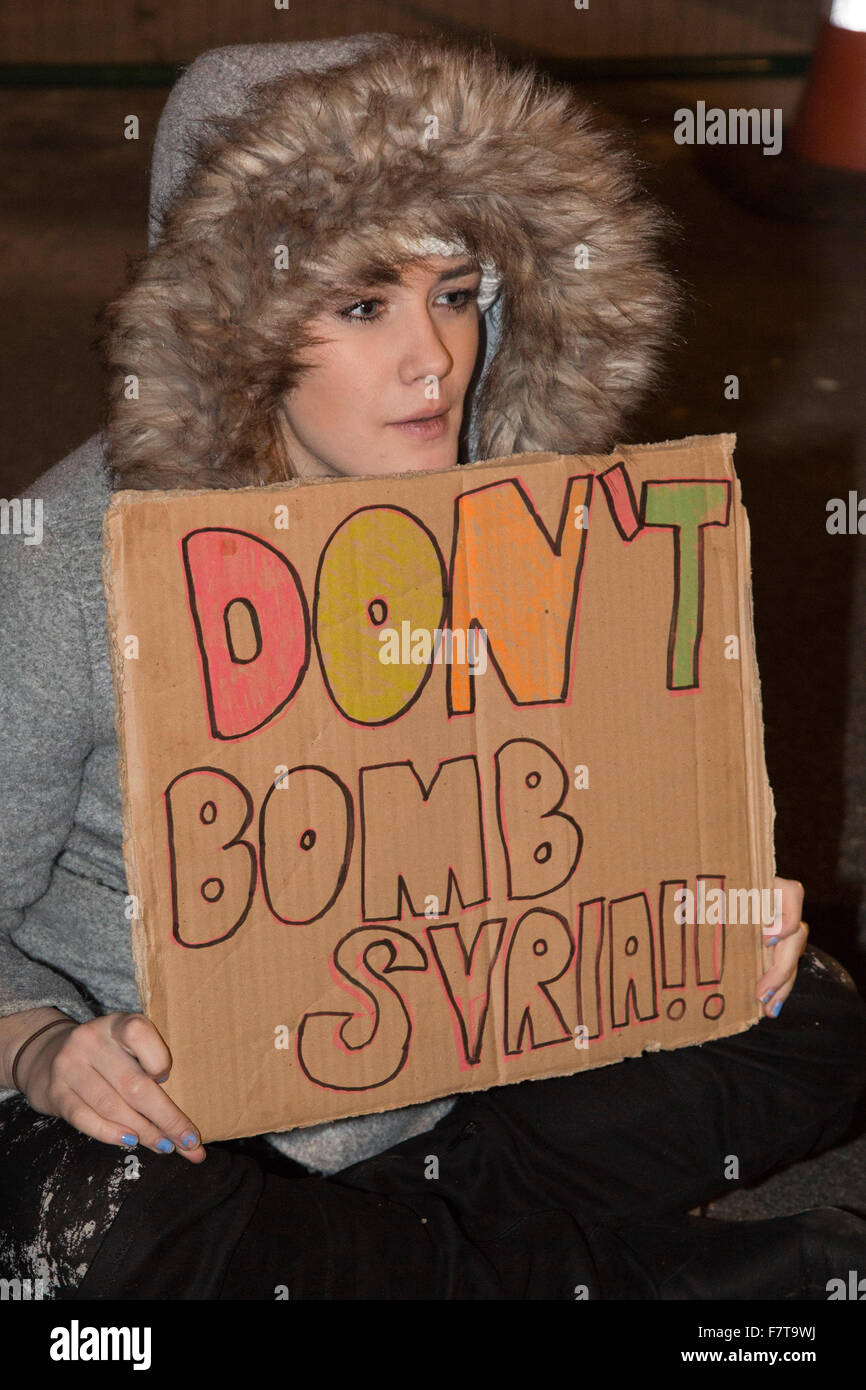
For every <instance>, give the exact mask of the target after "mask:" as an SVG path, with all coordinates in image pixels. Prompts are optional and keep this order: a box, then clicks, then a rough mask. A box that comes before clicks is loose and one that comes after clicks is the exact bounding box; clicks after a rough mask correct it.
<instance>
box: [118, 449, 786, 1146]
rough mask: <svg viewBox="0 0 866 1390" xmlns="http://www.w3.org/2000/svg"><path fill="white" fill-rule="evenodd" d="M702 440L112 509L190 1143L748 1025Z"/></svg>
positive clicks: (757, 834)
mask: <svg viewBox="0 0 866 1390" xmlns="http://www.w3.org/2000/svg"><path fill="white" fill-rule="evenodd" d="M733 445H734V437H733V436H732V435H718V436H710V437H705V438H702V437H695V438H691V439H686V440H682V441H679V442H669V443H664V444H655V445H645V446H637V447H627V448H621V449H618V450H616V451H615V452H614V453H612V454H611V455H609V456H598V455H596V456H585V457H577V456H576V457H562V456H558V455H556V454H526V455H520V456H517V457H516V458H510V459H498V460H493V461H489V462H484V463H478V464H473V465H470V466H468V467H461V468H453V469H450V470H448V471H447V472H445V473H427V474H420V475H418V474H414V475H412V474H408V475H407V474H404V475H400V476H398V477H388V478H371V477H364V478H357V479H349V478H340V479H315V480H314V479H308V480H304V481H297V482H293V483H289V484H279V485H275V486H270V487H252V488H243V489H238V490H233V491H216V490H215V491H185V492H183V491H171V492H120V493H116V494H115V495H114V497H113V498H112V502H111V505H110V508H109V511H108V513H107V516H106V523H105V542H106V544H105V556H104V566H105V582H106V591H107V595H108V599H109V637H110V647H111V653H112V662H113V668H114V678H115V687H116V693H117V707H118V726H119V737H120V742H121V780H122V786H123V796H124V817H125V846H124V849H125V857H126V865H127V872H128V878H129V886H130V892H131V894H132V895H133V904H134V914H135V915H134V916H133V921H132V933H133V949H134V955H135V961H136V971H137V979H138V985H139V992H140V994H141V999H142V1008H143V1010H144V1012H146V1013H147V1014H148V1015H149V1017H150V1018H152V1019H153V1021H154V1023H155V1024H156V1026H157V1027H158V1028H159V1030H160V1032H161V1033H162V1034H163V1036H164V1037H165V1039H166V1041H167V1042H168V1044H169V1047H170V1048H171V1052H172V1056H173V1058H174V1065H173V1068H172V1072H171V1079H170V1082H169V1083H168V1085H167V1087H166V1089H167V1091H168V1092H169V1094H170V1095H171V1096H172V1098H173V1099H174V1100H175V1101H176V1102H177V1103H178V1105H180V1106H181V1108H182V1109H183V1110H184V1111H185V1112H186V1113H187V1114H189V1115H190V1116H191V1117H192V1118H193V1120H194V1121H195V1122H196V1123H197V1124H198V1125H199V1126H200V1128H201V1132H202V1137H203V1139H204V1140H205V1141H207V1140H211V1139H221V1138H230V1137H234V1136H240V1135H247V1134H255V1133H262V1132H267V1131H269V1130H273V1129H277V1130H279V1129H289V1128H293V1127H295V1126H299V1125H310V1124H316V1123H320V1122H322V1121H325V1120H329V1119H333V1118H337V1117H339V1116H344V1115H354V1114H361V1113H366V1112H370V1111H377V1110H386V1109H393V1108H396V1107H399V1106H403V1105H407V1104H409V1103H411V1102H415V1101H421V1100H426V1099H429V1098H432V1097H434V1096H442V1095H449V1094H452V1093H454V1092H456V1091H461V1090H480V1089H483V1088H486V1087H489V1086H492V1085H497V1084H503V1083H507V1082H515V1081H522V1080H524V1079H526V1078H530V1077H531V1078H538V1077H543V1076H557V1075H562V1074H565V1073H569V1072H573V1071H576V1070H579V1069H580V1068H583V1067H595V1066H603V1065H606V1064H609V1063H611V1062H616V1061H618V1060H620V1059H621V1058H623V1057H627V1056H632V1055H635V1054H637V1053H639V1052H641V1051H643V1050H644V1049H658V1048H675V1047H682V1046H684V1045H686V1044H691V1043H695V1042H700V1041H703V1040H706V1039H709V1038H714V1037H719V1036H723V1035H727V1034H730V1033H735V1032H739V1031H741V1030H742V1029H744V1028H747V1027H748V1026H750V1025H751V1024H752V1023H753V1022H754V1021H755V1020H756V1019H757V1018H758V1017H759V1005H758V1003H757V1001H756V999H755V984H756V982H757V979H758V976H759V975H760V973H761V968H762V967H761V945H760V939H761V930H760V924H759V923H760V917H758V916H755V917H754V924H753V925H748V924H741V923H740V924H736V925H735V924H733V922H732V921H731V920H730V915H731V913H730V907H731V900H730V898H729V897H726V898H725V904H726V906H727V908H728V914H727V915H728V918H729V920H728V922H727V924H726V925H725V924H724V921H722V922H721V923H719V922H718V918H719V916H721V917H722V918H724V916H725V912H724V911H721V912H720V911H719V908H718V903H719V894H718V893H713V892H712V891H711V890H715V889H719V888H721V889H722V890H723V893H725V894H727V893H728V890H730V889H738V890H750V889H754V890H758V891H759V892H760V891H761V890H763V892H764V894H765V897H764V900H763V905H764V910H765V912H766V910H767V907H768V905H770V904H771V903H772V891H771V890H772V887H773V875H774V872H775V866H774V856H773V843H772V820H773V806H772V797H771V793H770V788H769V784H768V780H767V774H766V768H765V764H764V754H763V741H762V721H761V708H760V689H759V681H758V672H757V666H756V661H755V651H754V635H753V628H752V608H751V589H750V566H749V527H748V521H747V518H746V513H745V510H744V508H743V506H742V502H741V498H740V487H739V482H738V480H737V478H736V475H735V473H734V467H733V459H732V453H733ZM686 504H688V506H686ZM683 507H686V509H685V510H683ZM675 508H679V509H680V510H674V509H675ZM689 508H691V511H689ZM689 516H690V517H691V520H689ZM675 518H679V519H680V520H681V521H682V525H681V527H680V528H679V529H674V528H673V526H672V521H673V520H674V519H675ZM642 519H643V520H644V522H645V524H644V525H641V521H642ZM449 605H450V607H449ZM226 615H227V616H226ZM449 615H450V623H451V626H452V627H453V629H454V631H455V639H454V640H455V649H454V651H453V652H452V657H453V658H454V659H453V660H452V661H451V662H450V663H449V662H448V661H447V660H444V659H442V657H443V656H444V655H446V654H447V653H444V652H443V651H442V649H441V648H440V652H439V658H440V659H439V660H438V661H429V662H428V661H426V660H425V659H424V658H426V656H427V651H426V650H425V638H424V636H423V632H422V630H423V629H426V630H427V631H428V633H429V632H430V631H431V630H435V629H436V628H437V627H439V628H441V627H444V626H445V625H446V619H448V618H449ZM404 623H406V624H408V626H407V627H404V626H403V624H404ZM471 624H475V625H476V626H480V627H482V628H483V629H484V630H485V631H486V633H487V643H486V658H487V667H486V670H485V671H483V673H482V671H481V669H480V668H481V666H482V665H483V662H484V648H483V646H482V641H481V639H480V638H478V639H476V640H477V645H476V648H475V653H474V655H475V660H476V663H477V667H478V669H477V671H476V673H475V674H472V673H470V670H469V668H468V666H467V664H466V661H465V658H464V660H463V661H462V663H461V660H460V658H461V655H462V653H461V650H460V648H459V645H458V641H457V637H456V634H457V632H458V630H463V631H464V632H465V631H466V630H467V629H468V628H469V627H470V625H471ZM389 628H390V629H392V630H393V632H394V633H395V634H397V636H396V637H395V638H393V639H389V643H390V644H391V654H392V655H394V656H396V657H402V658H404V659H403V660H402V662H399V661H395V662H394V663H390V664H386V663H384V662H383V661H382V660H381V659H380V657H379V652H380V651H381V650H382V649H383V645H384V644H383V643H382V642H381V641H380V633H381V632H383V631H384V630H385V629H389ZM419 632H422V635H420V636H419V635H418V634H419ZM413 641H414V643H415V652H416V655H417V656H419V657H420V658H422V659H421V660H418V661H416V662H413V661H412V660H411V659H405V658H411V652H412V646H411V644H412V642H413ZM737 648H738V650H737ZM512 697H513V698H512ZM274 709H276V711H277V712H276V713H271V711H273V710H274ZM401 709H402V711H403V712H402V713H399V711H400V710H401ZM365 721H366V722H365ZM196 769H198V771H195V770H196ZM581 769H584V771H581ZM506 847H507V850H506ZM578 850H579V855H578ZM576 855H578V857H577V858H576V860H575V856H576ZM362 866H363V870H364V871H363V874H362ZM362 880H363V881H362ZM699 880H701V882H702V885H703V892H704V898H703V907H704V912H703V914H702V915H703V916H704V918H705V920H704V921H702V922H697V923H695V924H694V925H691V924H689V923H685V924H683V923H681V922H677V920H676V916H675V914H676V909H677V902H676V900H675V899H674V896H673V895H674V893H675V891H676V890H677V888H678V887H680V886H682V885H686V886H688V887H689V888H690V889H691V890H692V892H693V893H695V894H697V893H698V888H699ZM436 899H438V903H437V901H436ZM744 904H745V900H744V899H743V900H740V915H741V916H742V909H743V906H744ZM437 906H438V912H439V915H438V917H435V916H434V915H432V914H433V913H435V911H436V909H437ZM696 906H697V908H698V911H699V915H700V907H701V901H700V900H698V901H697V903H696ZM754 908H757V902H755V903H754V904H753V909H754ZM425 913H426V915H425ZM682 914H683V909H682V908H681V909H680V915H681V916H682ZM714 917H715V918H716V921H715V922H714V921H713V918H714Z"/></svg>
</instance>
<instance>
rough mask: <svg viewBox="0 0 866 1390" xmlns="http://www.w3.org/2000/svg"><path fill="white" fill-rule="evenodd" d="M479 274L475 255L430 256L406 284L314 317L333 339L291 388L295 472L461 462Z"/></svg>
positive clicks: (289, 435)
mask: <svg viewBox="0 0 866 1390" xmlns="http://www.w3.org/2000/svg"><path fill="white" fill-rule="evenodd" d="M480 281H481V271H480V269H479V268H478V266H477V265H476V264H473V262H472V261H471V259H470V258H469V257H468V256H466V255H463V256H431V257H430V258H428V259H425V260H423V261H420V260H419V261H414V262H412V263H411V264H410V265H409V266H407V268H406V269H405V270H404V272H403V276H402V280H401V283H400V284H397V285H386V286H378V287H376V286H370V289H369V294H367V291H365V298H364V299H357V298H355V299H351V298H349V299H347V301H346V303H345V305H343V306H341V307H340V308H338V309H335V310H334V311H333V312H331V311H327V312H323V313H321V314H319V315H317V316H316V318H315V319H314V320H313V321H312V323H311V325H310V327H311V328H312V330H313V332H314V333H315V334H316V335H317V337H321V338H325V339H327V341H326V342H325V343H321V344H318V345H317V346H316V347H314V348H312V349H310V350H309V352H308V353H307V355H306V357H305V361H307V362H309V363H310V364H311V370H310V371H309V372H306V373H305V374H304V376H303V377H302V379H301V381H300V382H299V384H298V385H297V386H296V387H295V388H294V389H293V390H292V391H290V392H289V393H288V395H287V396H286V399H285V401H284V406H283V411H282V419H281V421H280V428H281V433H282V435H283V439H284V443H285V448H286V451H287V454H288V457H289V458H290V460H291V462H292V465H293V467H294V471H295V473H297V474H298V475H299V476H300V477H307V476H310V475H320V476H326V477H332V476H347V477H359V476H362V475H368V474H373V475H376V476H382V475H385V474H388V473H408V472H413V471H417V472H423V471H427V470H431V471H435V472H439V471H440V470H442V469H443V468H452V467H453V466H454V465H455V464H456V462H457V439H458V435H459V432H460V425H461V421H462V417H463V400H464V397H465V394H466V388H467V386H468V385H469V381H470V379H471V377H472V373H473V370H474V368H475V361H476V358H477V356H478V342H479V335H478V318H479V315H478V308H477V304H476V300H477V295H478V287H479V284H480ZM420 416H424V417H428V418H426V419H423V420H419V419H418V417H420ZM430 417H433V418H430ZM405 421H413V422H414V423H409V424H406V423H401V422H405Z"/></svg>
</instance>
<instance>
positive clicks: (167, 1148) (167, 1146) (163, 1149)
mask: <svg viewBox="0 0 866 1390" xmlns="http://www.w3.org/2000/svg"><path fill="white" fill-rule="evenodd" d="M156 1147H157V1148H158V1149H159V1151H160V1153H161V1154H170V1153H174V1144H173V1143H172V1142H171V1140H170V1139H160V1141H159V1143H158V1144H157V1146H156Z"/></svg>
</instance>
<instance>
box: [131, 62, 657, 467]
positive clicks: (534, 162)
mask: <svg viewBox="0 0 866 1390" xmlns="http://www.w3.org/2000/svg"><path fill="white" fill-rule="evenodd" d="M215 137H216V138H215ZM665 222H666V218H665V215H664V214H662V213H661V212H660V210H659V209H658V208H656V207H655V206H654V205H653V204H652V203H650V202H649V201H648V200H647V198H646V197H645V196H644V195H643V194H642V193H641V190H640V188H639V186H638V185H637V182H636V177H635V162H634V159H633V157H632V156H631V155H630V154H629V153H628V152H627V151H625V150H624V149H623V148H621V147H620V145H619V142H618V141H616V140H614V138H613V137H612V136H611V135H609V134H608V133H605V132H604V131H602V130H600V129H599V128H598V127H597V124H596V121H595V118H594V117H593V115H592V113H591V112H590V111H589V110H588V109H587V108H586V107H585V105H584V104H583V103H582V102H581V101H580V100H579V99H578V98H576V97H575V96H574V94H573V93H572V92H571V90H570V89H569V88H568V87H565V86H562V85H559V84H555V83H551V82H550V81H549V80H547V79H546V78H544V77H543V76H541V75H539V73H538V72H537V70H536V69H534V68H532V67H523V68H519V69H515V68H514V67H513V66H512V65H511V64H509V63H508V62H507V61H506V60H505V59H503V58H501V57H500V56H498V55H497V54H496V53H495V52H494V51H493V50H492V49H489V48H484V47H475V48H472V49H468V48H466V47H465V46H463V45H461V44H455V43H452V42H450V41H443V40H408V39H404V38H398V37H395V36H390V35H384V36H381V38H380V40H379V41H377V42H376V43H375V46H373V47H371V48H367V49H366V50H365V51H362V53H361V55H360V56H359V57H356V58H355V59H354V60H352V61H349V62H341V63H339V64H338V65H337V66H332V67H330V68H328V69H327V70H325V71H321V70H319V71H294V72H291V73H290V74H288V75H286V76H284V77H281V78H279V79H278V80H277V81H274V82H269V83H267V84H266V85H265V86H262V87H260V88H259V89H258V91H257V93H256V96H255V101H254V103H253V105H252V106H250V107H248V108H247V109H246V110H244V111H243V112H242V114H240V115H235V116H231V117H227V118H225V119H223V120H221V121H220V122H219V125H218V128H217V129H216V130H214V129H213V128H211V130H210V132H209V140H207V141H200V142H199V147H198V149H197V151H196V158H195V163H194V165H193V168H192V172H191V173H190V175H189V177H188V178H187V180H186V183H185V185H184V187H183V189H182V191H181V193H180V196H179V197H177V198H176V200H175V201H174V203H173V205H172V206H171V208H170V210H169V211H168V212H167V215H166V216H165V219H164V221H163V224H162V228H161V236H160V238H159V240H158V241H157V243H156V245H155V246H154V248H153V249H152V250H151V251H150V253H149V254H148V255H147V256H146V257H145V258H144V260H143V261H142V262H141V263H140V265H139V267H138V270H137V272H136V275H135V279H134V282H133V284H132V286H131V287H130V289H129V290H128V291H127V292H126V293H125V294H124V295H123V296H122V297H121V298H120V299H119V300H118V301H117V302H116V303H115V304H114V305H112V306H111V308H110V309H109V311H108V325H109V329H108V334H107V337H106V348H107V356H108V360H109V367H110V373H111V381H110V406H109V417H108V428H107V434H108V459H109V464H110V466H111V469H112V473H113V486H115V487H124V488H171V487H222V488H225V487H243V486H248V485H250V484H255V483H265V482H271V481H274V480H276V479H277V478H279V477H281V476H283V473H282V470H281V468H280V467H279V466H278V464H277V454H276V450H275V446H274V424H273V422H274V417H275V412H276V410H277V407H278V404H279V402H280V400H281V399H282V397H283V396H284V394H285V392H286V391H288V390H290V389H291V387H292V386H293V385H294V384H295V382H296V381H297V380H298V379H299V366H300V363H301V361H302V357H303V349H304V347H305V345H306V344H307V341H308V340H307V338H306V336H305V333H306V324H307V322H308V321H309V319H310V318H312V317H313V316H314V315H315V314H317V313H318V312H320V310H321V308H322V307H323V303H324V302H325V300H326V298H327V296H328V295H329V294H330V293H331V291H332V290H333V289H334V288H335V287H338V288H339V289H340V290H341V291H342V290H345V288H346V287H347V286H352V285H355V284H358V283H364V282H365V281H367V280H368V279H371V278H375V279H379V280H386V279H387V278H388V277H389V276H391V277H392V278H393V277H394V275H395V271H399V266H400V257H399V253H398V251H397V249H396V248H397V243H398V238H407V239H408V241H409V242H411V243H417V242H418V241H420V240H422V239H425V238H429V237H431V236H432V237H438V238H441V239H443V240H446V241H454V240H459V241H462V242H463V244H464V245H465V246H466V247H467V248H468V250H469V251H470V252H471V253H472V254H474V255H475V256H477V257H478V259H479V260H481V261H485V260H487V261H491V262H493V263H494V265H495V266H496V268H497V270H498V272H499V275H500V277H501V284H502V289H501V293H500V296H499V298H498V300H497V301H496V303H495V304H494V305H493V307H492V308H491V309H489V310H488V311H487V314H486V324H485V327H486V330H487V338H488V352H487V357H486V361H485V363H484V368H483V370H481V371H480V372H479V373H477V380H476V382H475V384H474V386H472V387H470V396H469V397H468V398H467V408H466V411H465V413H464V436H463V442H462V446H461V447H462V454H461V459H460V461H461V462H463V461H466V460H473V459H481V458H494V457H501V456H504V455H508V454H512V453H520V452H527V451H534V450H556V451H558V452H562V453H586V452H600V451H603V450H605V449H607V448H609V447H611V446H612V444H613V443H614V442H615V439H616V437H617V434H618V432H619V431H620V429H621V426H622V423H623V421H624V419H625V417H626V416H627V414H628V413H629V412H630V411H632V410H633V408H634V407H635V405H636V404H637V402H638V401H639V399H640V398H641V397H642V396H643V394H644V392H645V390H646V388H647V387H648V386H649V385H650V384H651V382H652V381H653V379H654V374H655V370H656V366H657V362H658V356H659V352H660V349H661V347H662V346H663V344H664V342H665V341H666V339H667V338H668V336H669V333H670V327H671V323H672V318H673V314H674V312H675V308H676V304H677V301H678V298H679V295H678V293H677V291H676V289H675V287H674V285H673V282H672V280H671V278H670V277H669V275H668V274H667V273H666V272H665V271H664V270H663V269H662V268H661V266H660V264H659V261H658V259H657V242H658V239H659V235H660V232H661V231H662V230H663V228H664V226H665ZM278 247H285V248H287V251H286V252H284V253H281V254H278V253H277V248H278ZM404 259H405V255H404ZM342 298H343V300H344V299H345V296H344V295H343V296H342Z"/></svg>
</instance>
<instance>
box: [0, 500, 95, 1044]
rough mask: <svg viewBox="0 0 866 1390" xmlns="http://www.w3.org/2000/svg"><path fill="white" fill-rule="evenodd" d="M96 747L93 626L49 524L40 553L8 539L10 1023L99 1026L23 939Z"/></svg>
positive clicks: (2, 589) (3, 908) (5, 698)
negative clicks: (49, 1018) (34, 1018)
mask: <svg viewBox="0 0 866 1390" xmlns="http://www.w3.org/2000/svg"><path fill="white" fill-rule="evenodd" d="M92 746H93V715H92V678H91V669H90V660H89V653H88V645H87V639H86V632H85V626H84V618H83V614H82V610H81V605H80V602H79V600H78V597H77V594H76V592H75V587H74V585H73V583H72V581H71V579H70V577H69V575H68V572H67V569H66V565H65V562H64V557H63V552H62V546H61V542H60V540H59V538H58V536H57V535H56V534H55V533H54V532H53V530H52V529H50V528H49V526H47V525H46V526H45V529H44V534H43V539H42V542H41V544H38V545H30V544H25V539H24V537H23V536H22V535H15V534H5V535H4V534H0V788H2V793H0V1017H5V1016H6V1015H8V1014H10V1013H18V1012H21V1011H23V1010H25V1009H35V1008H39V1007H42V1006H44V1005H54V1006H55V1007H57V1008H59V1009H62V1010H63V1011H64V1012H65V1013H68V1014H70V1015H71V1016H72V1017H73V1018H75V1019H77V1020H78V1021H79V1022H83V1021H84V1020H85V1019H88V1018H92V1017H93V1010H92V1009H91V1008H90V1007H89V1005H88V1004H87V1003H86V1002H85V1000H84V999H83V997H82V995H81V994H80V993H79V991H78V990H77V989H76V988H75V986H74V985H73V984H72V983H71V982H70V981H68V980H66V979H64V977H63V976H62V975H61V974H59V973H58V972H57V971H55V970H52V969H51V968H50V967H48V966H45V965H41V964H39V963H38V962H37V961H34V960H32V959H31V958H30V957H29V956H27V955H26V954H25V952H24V951H23V950H22V949H21V948H20V947H19V946H17V945H16V943H15V940H14V937H15V934H16V932H17V931H18V929H19V928H20V927H21V924H22V923H23V922H24V919H25V912H26V909H27V908H28V907H29V906H30V904H32V903H35V902H36V901H37V900H38V899H39V898H41V897H42V895H43V893H44V892H45V891H46V889H47V888H48V885H49V882H50V879H51V872H52V866H53V864H54V861H55V860H56V859H57V856H58V855H59V854H60V853H61V851H62V849H63V847H64V844H65V843H66V840H67V838H68V836H69V832H70V829H71V827H72V824H73V821H74V818H75V812H76V807H77V804H78V796H79V791H80V787H81V780H82V772H83V768H84V764H85V761H86V759H87V756H88V753H89V752H90V749H91V748H92ZM68 930H69V931H70V932H73V931H74V930H75V924H74V923H72V922H70V923H69V924H68Z"/></svg>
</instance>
